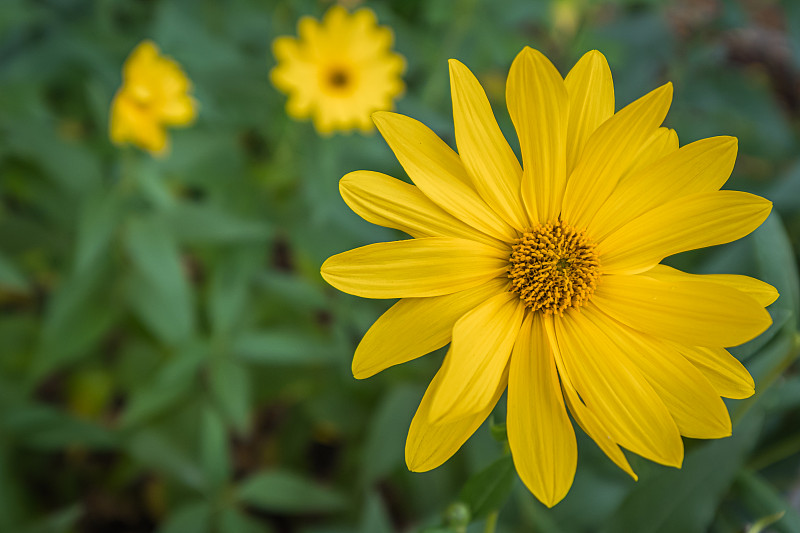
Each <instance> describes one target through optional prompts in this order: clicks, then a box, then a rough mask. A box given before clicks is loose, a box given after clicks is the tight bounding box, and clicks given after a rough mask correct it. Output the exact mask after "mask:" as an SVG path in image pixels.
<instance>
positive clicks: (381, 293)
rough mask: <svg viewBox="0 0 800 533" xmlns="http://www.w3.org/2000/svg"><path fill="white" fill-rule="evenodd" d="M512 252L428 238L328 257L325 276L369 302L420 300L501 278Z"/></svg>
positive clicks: (465, 241) (334, 284) (366, 247)
mask: <svg viewBox="0 0 800 533" xmlns="http://www.w3.org/2000/svg"><path fill="white" fill-rule="evenodd" d="M507 267H508V253H507V252H505V253H504V252H502V251H500V250H498V249H497V248H492V247H490V246H486V245H485V244H480V243H477V242H474V241H468V240H465V239H455V238H450V237H428V238H424V239H410V240H406V241H394V242H379V243H377V244H370V245H368V246H362V247H361V248H356V249H355V250H349V251H347V252H343V253H341V254H337V255H334V256H332V257H329V258H328V259H327V260H326V261H325V263H323V265H322V269H321V273H322V277H323V278H324V279H325V281H327V282H328V283H330V284H331V285H333V286H334V287H336V288H337V289H339V290H340V291H342V292H346V293H348V294H354V295H356V296H362V297H364V298H417V297H424V296H441V295H443V294H451V293H454V292H457V291H463V290H465V289H469V288H472V287H475V286H476V285H480V284H481V283H483V282H486V281H489V280H490V279H492V278H494V277H496V276H499V275H501V274H503V273H504V272H505V270H506V269H507Z"/></svg>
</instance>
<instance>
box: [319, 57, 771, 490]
mask: <svg viewBox="0 0 800 533" xmlns="http://www.w3.org/2000/svg"><path fill="white" fill-rule="evenodd" d="M450 83H451V91H452V100H453V118H454V121H455V133H456V144H457V147H458V153H456V152H454V151H453V150H452V149H450V148H449V147H448V146H447V145H446V144H445V143H444V142H442V141H441V140H440V139H439V138H438V137H437V136H436V135H435V134H434V133H433V132H432V131H430V130H429V129H428V128H426V127H425V126H424V125H422V124H421V123H419V122H417V121H416V120H414V119H411V118H408V117H405V116H402V115H398V114H394V113H388V112H382V113H377V114H375V115H374V120H375V123H376V124H377V126H378V129H379V130H380V132H381V134H382V135H383V137H384V138H385V139H386V142H387V143H388V144H389V146H390V147H391V149H392V150H393V151H394V153H395V155H396V156H397V158H398V160H399V161H400V163H401V165H402V166H403V168H404V169H405V171H406V172H407V173H408V176H409V177H410V178H411V180H412V181H413V182H414V184H415V185H410V184H408V183H405V182H402V181H399V180H397V179H394V178H392V177H389V176H386V175H383V174H378V173H375V172H368V171H359V172H353V173H350V174H348V175H347V176H345V177H344V178H343V179H342V180H341V183H340V190H341V193H342V197H343V198H344V200H345V202H347V204H348V205H349V206H350V207H351V208H352V209H353V210H354V211H355V212H356V213H357V214H359V215H360V216H361V217H363V218H364V219H366V220H368V221H369V222H372V223H375V224H379V225H382V226H387V227H391V228H396V229H399V230H402V231H404V232H406V233H408V234H409V235H410V236H411V237H413V239H410V240H401V241H397V242H386V243H378V244H372V245H369V246H364V247H362V248H358V249H355V250H351V251H348V252H344V253H341V254H338V255H335V256H333V257H331V258H329V259H328V260H327V261H326V262H325V263H324V264H323V266H322V276H323V277H324V278H325V280H326V281H327V282H328V283H330V284H331V285H333V286H334V287H336V288H338V289H339V290H342V291H344V292H347V293H350V294H354V295H357V296H362V297H366V298H401V300H400V301H398V302H397V303H396V304H394V305H393V306H392V307H391V308H390V309H389V310H388V311H386V313H385V314H384V315H383V316H381V317H380V318H379V319H378V320H377V321H376V322H375V324H374V325H373V326H372V327H371V328H370V330H369V331H368V332H367V333H366V335H365V336H364V338H363V340H362V341H361V343H360V344H359V346H358V348H357V350H356V353H355V357H354V359H353V373H354V375H355V377H357V378H366V377H369V376H371V375H373V374H375V373H377V372H379V371H381V370H383V369H385V368H387V367H389V366H392V365H396V364H399V363H403V362H405V361H409V360H411V359H414V358H417V357H420V356H422V355H424V354H426V353H428V352H431V351H433V350H436V349H438V348H440V347H442V346H445V345H446V344H448V343H450V348H449V350H448V352H447V355H446V356H445V359H444V362H443V364H442V366H441V368H440V370H439V371H438V372H437V374H436V375H435V377H434V378H433V381H432V382H431V384H430V386H429V387H428V390H427V392H426V393H425V396H424V397H423V399H422V402H421V404H420V406H419V409H418V411H417V413H416V415H415V417H414V419H413V421H412V423H411V428H410V431H409V435H408V440H407V443H406V462H407V464H408V467H409V468H410V469H411V470H413V471H426V470H430V469H432V468H435V467H437V466H439V465H440V464H442V463H443V462H444V461H446V460H447V459H448V458H449V457H451V456H452V455H453V454H454V453H455V452H456V451H457V450H458V448H459V447H460V446H461V445H462V444H463V443H464V442H465V441H466V440H467V438H469V436H470V435H471V434H472V433H473V432H474V431H475V430H476V429H477V428H478V427H479V426H480V425H481V424H482V423H483V421H484V420H485V419H486V417H487V416H488V415H489V413H490V412H491V411H492V409H493V408H494V406H495V403H496V402H497V401H498V399H499V397H500V396H501V395H502V394H503V392H504V391H505V390H506V389H507V390H508V411H507V429H508V441H509V445H510V448H511V453H512V456H513V459H514V464H515V466H516V469H517V471H518V472H519V475H520V477H521V478H522V480H523V481H524V483H525V484H526V486H527V487H528V488H529V489H530V490H531V492H532V493H533V494H534V495H535V496H536V497H537V498H538V499H539V500H541V501H542V502H543V503H545V504H546V505H548V506H552V505H555V504H556V503H558V502H559V501H560V500H561V499H562V498H563V497H564V496H565V495H566V494H567V491H568V490H569V488H570V486H571V484H572V480H573V477H574V474H575V468H576V464H577V447H576V441H575V433H574V429H573V426H572V423H571V422H570V419H569V416H568V412H569V413H571V414H572V417H573V418H574V420H575V421H576V422H577V423H578V425H579V426H580V427H581V428H582V429H583V430H584V431H585V432H586V433H587V434H588V435H589V436H590V437H591V438H592V439H594V441H595V442H596V443H597V445H598V446H599V447H600V448H601V449H602V450H603V451H604V452H605V453H606V454H607V455H608V457H609V458H610V459H611V460H612V461H613V462H614V463H616V464H617V465H618V466H619V467H620V468H622V469H623V470H624V471H625V472H627V473H628V474H630V475H631V476H633V477H634V478H636V475H635V474H634V472H633V470H632V469H631V467H630V465H629V464H628V461H627V459H626V457H625V455H624V453H623V452H622V448H624V449H627V450H630V451H632V452H634V453H637V454H639V455H641V456H643V457H646V458H648V459H650V460H652V461H655V462H658V463H661V464H665V465H669V466H674V467H680V465H681V463H682V460H683V443H682V440H681V435H684V436H687V437H692V438H718V437H724V436H727V435H730V433H731V422H730V418H729V415H728V412H727V409H726V407H725V404H724V403H723V401H722V399H721V397H722V396H724V397H728V398H745V397H747V396H750V395H751V394H753V387H754V385H753V380H752V378H751V377H750V375H749V374H748V372H747V370H746V369H745V368H744V367H743V366H742V365H741V363H739V361H738V360H737V359H735V358H734V357H732V356H731V355H730V354H729V353H728V352H727V351H726V350H725V348H726V347H730V346H736V345H738V344H741V343H744V342H746V341H748V340H750V339H752V338H754V337H755V336H757V335H758V334H760V333H761V332H763V331H764V330H765V329H766V328H767V327H768V326H769V325H770V323H771V319H770V316H769V314H768V313H767V311H766V310H765V307H766V306H767V305H769V304H770V303H771V302H772V301H774V300H775V298H777V292H776V291H775V289H774V288H772V287H771V286H769V285H767V284H766V283H763V282H761V281H758V280H756V279H752V278H749V277H746V276H735V275H693V274H688V273H684V272H681V271H678V270H675V269H673V268H670V267H668V266H665V265H662V264H660V262H661V261H662V260H663V259H664V258H666V257H668V256H670V255H673V254H676V253H679V252H683V251H686V250H692V249H696V248H702V247H706V246H712V245H717V244H722V243H726V242H729V241H733V240H735V239H738V238H741V237H743V236H745V235H747V234H748V233H750V232H751V231H753V230H754V229H755V228H757V227H758V226H759V224H761V222H762V221H763V220H764V219H765V218H766V217H767V215H768V214H769V212H770V209H771V203H770V202H769V201H767V200H765V199H763V198H760V197H758V196H754V195H752V194H748V193H744V192H737V191H720V190H719V189H720V187H721V186H722V185H723V184H724V183H725V181H726V180H727V178H728V176H729V175H730V173H731V170H732V168H733V164H734V160H735V158H736V148H737V143H736V139H735V138H732V137H714V138H710V139H703V140H700V141H697V142H694V143H691V144H688V145H686V146H683V147H679V145H678V138H677V136H676V134H675V132H674V131H672V130H669V129H666V128H663V127H660V125H661V123H662V121H663V120H664V117H665V116H666V114H667V110H668V108H669V105H670V102H671V99H672V85H671V84H669V83H668V84H666V85H664V86H662V87H659V88H658V89H655V90H654V91H652V92H650V93H649V94H647V95H645V96H643V97H641V98H639V99H638V100H636V101H635V102H633V103H631V104H629V105H628V106H626V107H624V108H623V109H621V110H620V111H617V112H616V113H615V112H614V87H613V83H612V79H611V72H610V70H609V68H608V64H607V62H606V60H605V58H604V57H603V55H602V54H600V53H599V52H597V51H592V52H589V53H587V54H586V55H585V56H584V57H583V58H582V59H581V60H580V61H579V62H578V63H577V64H576V65H575V67H574V68H573V69H572V70H571V71H570V72H569V74H568V75H567V77H566V79H564V78H562V77H561V75H560V74H559V73H558V71H557V70H556V69H555V67H554V66H553V65H552V64H551V63H550V61H549V60H548V59H547V58H546V57H545V56H544V55H542V54H541V53H539V52H537V51H535V50H532V49H530V48H525V49H524V50H522V52H520V54H519V55H518V56H517V58H516V59H515V60H514V62H513V64H512V65H511V70H510V72H509V76H508V82H507V85H506V101H507V105H508V110H509V113H510V115H511V118H512V121H513V123H514V127H515V129H516V132H517V135H518V137H519V142H520V147H521V152H522V165H521V166H520V164H519V162H518V160H517V157H516V156H515V155H514V152H513V151H512V150H511V148H510V147H509V145H508V143H507V142H506V139H505V138H504V137H503V134H502V133H501V131H500V129H499V127H498V125H497V122H496V121H495V118H494V115H493V113H492V110H491V107H490V105H489V102H488V100H487V98H486V95H485V93H484V91H483V89H482V88H481V86H480V84H479V83H478V81H477V80H476V78H475V77H474V76H473V74H472V73H471V72H470V71H469V69H467V67H465V66H464V65H463V64H461V63H459V62H458V61H456V60H451V61H450Z"/></svg>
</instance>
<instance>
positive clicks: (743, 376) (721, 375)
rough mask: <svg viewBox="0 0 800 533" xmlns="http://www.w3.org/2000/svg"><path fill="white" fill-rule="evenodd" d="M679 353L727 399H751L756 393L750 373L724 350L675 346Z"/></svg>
mask: <svg viewBox="0 0 800 533" xmlns="http://www.w3.org/2000/svg"><path fill="white" fill-rule="evenodd" d="M675 346H676V348H677V349H678V351H680V352H681V354H683V356H684V357H685V358H686V359H688V360H689V361H690V362H691V363H692V364H693V365H694V366H695V367H697V368H698V370H700V371H701V372H702V373H703V375H705V376H706V378H708V380H709V381H710V382H711V385H712V386H713V387H714V390H715V391H716V392H717V394H719V395H720V396H723V397H725V398H736V399H742V398H749V397H750V396H752V395H753V394H754V393H755V383H754V382H753V377H752V376H751V375H750V372H748V371H747V369H746V368H745V367H744V365H742V363H740V362H739V360H738V359H736V358H735V357H734V356H732V355H731V354H730V353H728V350H726V349H724V348H703V347H701V346H683V345H675Z"/></svg>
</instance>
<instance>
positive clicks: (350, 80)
mask: <svg viewBox="0 0 800 533" xmlns="http://www.w3.org/2000/svg"><path fill="white" fill-rule="evenodd" d="M297 33H298V34H299V38H294V37H278V38H277V39H275V41H274V42H273V45H272V48H273V53H274V54H275V58H276V59H277V61H278V64H277V66H276V67H275V68H274V69H272V71H271V72H270V77H271V79H272V83H273V84H274V85H275V87H277V88H278V89H280V90H281V91H283V92H284V93H287V94H288V95H289V100H288V101H287V103H286V112H287V113H288V114H289V116H291V117H292V118H295V119H305V118H308V117H312V118H313V120H314V127H315V128H316V129H317V131H318V132H319V133H322V134H331V133H333V132H334V131H336V130H341V131H349V130H351V129H353V128H356V127H358V128H360V129H361V130H362V131H364V132H368V131H371V130H372V128H373V124H372V121H371V120H370V115H371V114H372V113H373V112H374V111H378V110H385V109H392V103H393V101H394V99H395V98H396V97H397V96H398V95H399V94H400V93H401V92H402V91H403V89H404V88H405V85H404V84H403V80H402V78H401V77H400V76H401V75H402V73H403V70H404V69H405V60H404V59H403V57H402V56H400V55H398V54H396V53H394V52H392V51H391V48H392V42H393V40H394V36H393V34H392V30H391V29H389V28H386V27H384V26H378V22H377V20H376V18H375V13H373V12H372V11H371V10H369V9H360V10H358V11H356V12H355V13H353V14H352V15H351V14H349V13H348V12H347V10H346V9H345V8H343V7H341V6H333V7H331V8H330V9H329V10H328V12H327V13H326V14H325V16H324V18H323V19H322V22H321V23H320V22H317V21H316V20H314V19H313V18H311V17H303V18H301V19H300V22H299V23H298V24H297Z"/></svg>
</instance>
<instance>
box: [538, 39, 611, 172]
mask: <svg viewBox="0 0 800 533" xmlns="http://www.w3.org/2000/svg"><path fill="white" fill-rule="evenodd" d="M564 82H565V83H566V87H567V92H568V93H569V128H568V131H569V133H568V135H567V175H568V176H569V175H570V173H572V170H573V169H574V168H575V165H577V163H578V160H579V159H580V156H581V154H582V153H583V148H584V146H586V141H588V140H589V137H590V136H591V135H592V133H594V131H595V130H596V129H597V127H598V126H600V124H602V123H603V122H605V121H606V120H608V119H609V118H611V116H612V115H613V114H614V80H613V79H612V77H611V69H610V68H608V62H607V61H606V58H605V56H604V55H603V54H601V53H600V52H598V51H597V50H592V51H591V52H586V53H585V54H584V55H583V57H582V58H581V59H580V60H579V61H578V62H577V63H575V66H574V67H572V70H570V71H569V74H567V77H566V79H565V80H564ZM525 166H526V167H527V164H526V165H525Z"/></svg>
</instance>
